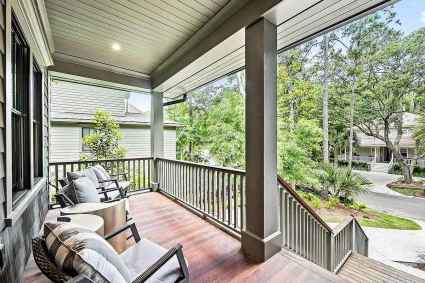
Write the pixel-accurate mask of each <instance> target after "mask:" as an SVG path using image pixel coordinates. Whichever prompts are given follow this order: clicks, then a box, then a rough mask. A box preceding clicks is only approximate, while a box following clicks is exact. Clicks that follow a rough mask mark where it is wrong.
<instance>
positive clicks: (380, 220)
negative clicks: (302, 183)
mask: <svg viewBox="0 0 425 283" xmlns="http://www.w3.org/2000/svg"><path fill="white" fill-rule="evenodd" d="M298 193H299V194H300V196H301V197H303V198H304V200H305V201H306V202H307V203H308V204H309V205H310V206H311V207H312V208H313V209H314V210H315V211H316V212H317V213H318V214H319V215H320V217H322V218H323V220H324V221H325V222H329V223H341V222H343V221H344V220H345V219H347V218H348V217H350V216H354V217H355V218H356V219H357V220H358V221H359V222H360V224H361V225H362V226H364V227H374V228H384V229H399V230H421V229H422V227H421V226H420V225H419V224H418V223H416V222H415V221H413V220H410V219H407V218H403V217H399V216H394V215H390V214H386V213H383V212H379V211H376V210H372V209H369V208H366V207H365V206H362V205H360V204H358V205H353V206H350V207H346V206H344V205H343V204H341V203H339V204H336V205H333V206H330V205H329V203H328V202H327V201H325V200H323V199H320V198H319V197H318V196H315V195H313V194H307V193H304V192H298Z"/></svg>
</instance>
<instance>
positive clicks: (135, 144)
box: [119, 127, 151, 158]
mask: <svg viewBox="0 0 425 283" xmlns="http://www.w3.org/2000/svg"><path fill="white" fill-rule="evenodd" d="M121 132H122V135H123V138H122V140H120V142H119V144H120V145H122V146H124V147H125V148H127V156H126V157H127V158H134V157H149V156H150V155H151V133H150V129H149V128H146V127H145V128H124V127H121Z"/></svg>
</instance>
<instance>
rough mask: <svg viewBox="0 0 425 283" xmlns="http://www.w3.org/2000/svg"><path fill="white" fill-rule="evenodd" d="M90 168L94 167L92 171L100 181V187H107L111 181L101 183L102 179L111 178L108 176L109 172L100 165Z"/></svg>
mask: <svg viewBox="0 0 425 283" xmlns="http://www.w3.org/2000/svg"><path fill="white" fill-rule="evenodd" d="M92 168H93V169H94V172H95V174H96V177H97V179H98V181H99V182H100V186H101V187H107V186H109V185H111V184H112V182H106V183H102V182H103V181H106V180H111V176H109V173H108V172H107V171H106V170H105V168H103V167H102V166H101V165H96V166H93V167H92Z"/></svg>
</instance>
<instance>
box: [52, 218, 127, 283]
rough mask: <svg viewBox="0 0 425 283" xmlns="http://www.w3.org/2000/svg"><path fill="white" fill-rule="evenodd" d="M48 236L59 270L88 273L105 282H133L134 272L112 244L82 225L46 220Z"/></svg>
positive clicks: (95, 279) (93, 277)
mask: <svg viewBox="0 0 425 283" xmlns="http://www.w3.org/2000/svg"><path fill="white" fill-rule="evenodd" d="M44 239H45V241H46V246H47V250H48V253H49V255H50V256H51V257H52V258H54V260H55V263H56V266H57V267H58V269H60V270H62V271H63V272H65V273H66V274H69V275H70V276H76V275H78V274H84V275H85V276H87V277H88V278H90V279H91V280H93V281H94V282H101V283H109V282H113V283H115V282H117V283H126V282H131V275H130V271H129V270H128V268H127V267H126V266H125V264H124V262H123V261H122V259H121V258H120V257H119V255H118V254H117V253H116V251H115V250H114V249H113V248H112V246H111V245H110V244H109V243H108V242H107V241H106V240H104V239H103V238H102V237H101V236H99V235H98V234H96V233H94V232H92V231H90V230H88V229H86V228H84V227H82V226H79V225H76V224H73V223H46V224H44Z"/></svg>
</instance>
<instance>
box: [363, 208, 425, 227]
mask: <svg viewBox="0 0 425 283" xmlns="http://www.w3.org/2000/svg"><path fill="white" fill-rule="evenodd" d="M368 212H369V213H370V214H372V215H374V218H373V219H361V220H360V224H361V225H363V226H365V227H375V228H385V229H399V230H421V229H422V228H421V226H420V225H419V224H418V223H416V222H415V221H413V220H410V219H406V218H402V217H398V216H393V215H390V214H385V213H382V212H378V211H373V210H368Z"/></svg>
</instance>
